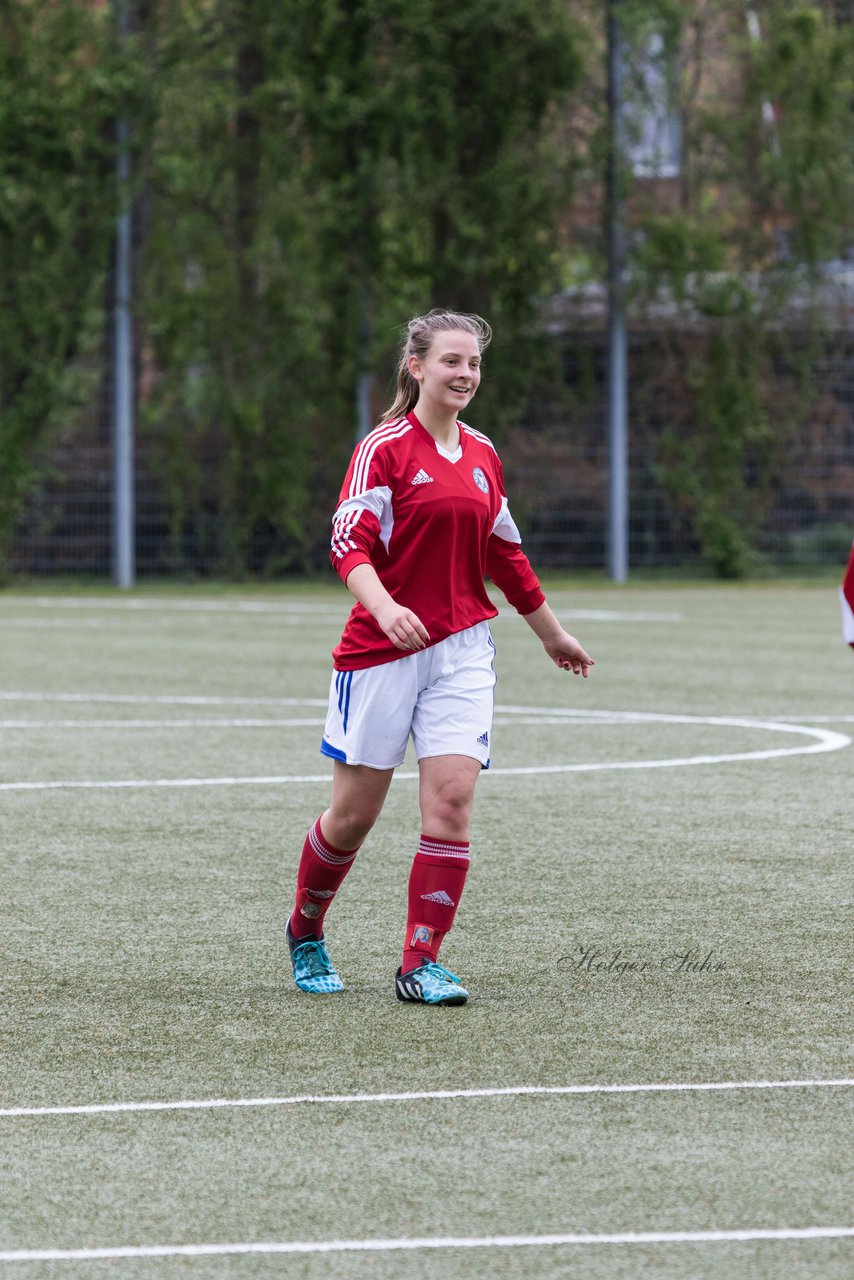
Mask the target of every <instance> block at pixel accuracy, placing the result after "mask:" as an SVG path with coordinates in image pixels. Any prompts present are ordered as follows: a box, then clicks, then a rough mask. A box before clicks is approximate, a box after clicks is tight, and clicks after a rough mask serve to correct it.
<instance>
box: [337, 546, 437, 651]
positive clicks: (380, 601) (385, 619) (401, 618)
mask: <svg viewBox="0 0 854 1280" xmlns="http://www.w3.org/2000/svg"><path fill="white" fill-rule="evenodd" d="M347 590H348V591H352V593H353V595H354V596H355V597H356V599H357V600H358V601H359V604H361V605H362V606H363V607H364V608H365V609H367V611H368V613H369V614H371V616H372V617H373V618H375V619H376V622H377V625H378V626H379V628H380V629H381V630H382V631H383V632H384V634H385V635H386V636H388V638H389V640H390V641H391V642H392V644H393V645H394V646H395V648H396V649H404V650H411V651H413V652H414V651H415V650H418V649H424V648H426V647H427V645H428V644H429V643H430V633H429V632H428V630H427V628H426V627H425V626H424V623H423V622H422V621H421V619H420V618H419V617H418V614H417V613H413V612H412V610H411V609H406V608H404V606H403V605H401V604H398V603H397V601H396V600H395V599H394V598H393V596H391V595H389V593H388V592H387V591H386V589H385V587H384V586H383V584H382V583H381V582H380V579H379V575H378V574H377V571H376V569H375V568H374V566H373V565H372V564H365V563H362V564H357V565H356V566H355V568H353V569H351V570H350V572H349V573H348V575H347Z"/></svg>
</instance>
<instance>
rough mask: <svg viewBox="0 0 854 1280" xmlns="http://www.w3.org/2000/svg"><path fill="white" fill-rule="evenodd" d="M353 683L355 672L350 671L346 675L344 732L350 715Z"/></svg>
mask: <svg viewBox="0 0 854 1280" xmlns="http://www.w3.org/2000/svg"><path fill="white" fill-rule="evenodd" d="M352 683H353V672H352V671H348V672H347V673H346V675H345V677H344V732H345V733H346V732H347V720H348V719H349V716H350V685H351V684H352Z"/></svg>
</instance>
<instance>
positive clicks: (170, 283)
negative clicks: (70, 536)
mask: <svg viewBox="0 0 854 1280" xmlns="http://www.w3.org/2000/svg"><path fill="white" fill-rule="evenodd" d="M150 39H151V43H152V47H153V49H154V50H155V60H156V65H157V75H156V77H155V83H156V87H157V94H158V99H157V110H156V122H157V123H156V129H155V136H154V142H153V147H152V151H151V158H150V162H149V166H148V170H147V188H148V193H149V195H148V203H149V207H150V210H151V232H150V240H149V245H148V250H147V266H146V272H145V287H144V300H143V308H144V314H145V319H146V327H147V331H148V333H149V335H150V341H151V354H152V364H153V367H154V370H155V384H154V389H153V393H152V395H151V396H150V398H149V400H148V404H147V411H146V421H147V423H148V427H147V430H148V431H149V432H150V433H151V434H152V437H153V438H154V439H155V442H157V443H158V448H159V457H160V459H161V471H162V473H163V474H164V475H165V476H167V478H168V483H169V484H170V486H171V491H172V493H173V494H174V498H175V506H174V510H175V511H176V518H175V522H174V529H173V532H174V535H175V540H176V547H177V546H178V545H179V544H180V540H181V538H182V536H183V528H184V525H185V523H186V522H187V520H190V519H191V518H192V519H198V512H199V510H200V507H201V505H202V499H203V493H204V491H205V489H206V487H209V484H210V478H209V477H203V476H202V475H201V474H200V473H199V468H198V463H197V462H196V461H195V459H196V458H197V457H198V455H199V450H198V448H197V445H198V443H199V442H200V441H201V440H202V439H203V438H209V437H210V436H211V435H213V436H215V437H218V438H219V440H220V443H221V450H220V456H221V458H222V463H221V472H220V475H219V476H218V477H216V483H215V489H216V493H217V501H218V502H219V503H220V504H221V505H220V513H221V514H223V515H225V517H226V522H227V526H228V527H229V528H230V529H231V530H232V537H231V540H230V544H229V552H228V560H229V567H230V568H232V569H234V568H237V567H239V566H240V565H243V566H247V565H250V566H251V565H252V555H253V553H252V550H251V548H252V546H253V545H257V544H258V540H259V535H260V536H261V537H262V538H263V540H264V542H265V545H266V547H267V549H268V551H267V566H268V568H270V569H272V570H276V569H283V568H299V567H302V566H303V565H304V564H305V563H306V557H307V555H308V552H309V549H310V548H311V547H312V546H313V545H314V544H315V543H316V541H317V534H318V532H319V526H318V527H315V524H314V517H313V515H312V512H313V511H315V510H317V509H318V508H319V509H320V510H321V511H323V513H324V519H325V514H326V510H327V508H328V505H329V501H330V500H331V499H332V498H334V495H331V494H322V495H321V496H322V498H323V499H324V500H323V501H322V502H320V503H319V502H318V485H319V484H322V480H321V475H322V467H321V463H322V462H323V461H326V460H328V458H329V456H330V454H331V455H333V456H335V455H336V454H337V455H340V458H339V462H340V463H343V460H344V456H345V454H346V452H347V450H348V449H349V447H350V446H351V444H352V439H353V433H354V428H355V425H356V418H355V409H354V405H355V398H356V388H357V387H358V386H360V384H361V385H362V387H363V388H364V380H365V378H366V376H367V377H369V376H372V375H374V374H377V373H382V372H383V371H385V372H387V371H388V364H389V353H390V350H391V348H392V347H393V345H394V343H395V341H396V333H397V329H398V326H399V325H400V324H401V323H402V322H403V321H404V320H405V319H406V318H407V317H408V315H409V314H411V313H412V311H413V310H416V309H420V308H424V307H430V306H433V305H443V304H444V305H458V306H465V307H468V308H471V309H477V310H481V311H483V312H485V313H486V314H487V315H489V316H490V317H491V318H494V319H497V320H498V321H499V331H500V332H501V334H502V337H503V339H504V342H505V350H506V349H507V347H509V345H510V339H511V338H512V336H513V335H516V336H517V337H518V336H519V335H520V334H522V333H524V330H525V326H526V324H527V323H528V321H529V319H530V316H531V314H532V309H533V306H534V303H535V300H536V298H537V296H538V295H539V294H540V293H541V291H542V290H543V289H544V288H548V287H549V286H550V285H551V284H552V282H553V281H554V280H555V279H556V271H557V255H556V246H557V225H558V218H559V213H560V209H561V205H562V202H563V201H564V200H565V198H566V193H567V183H568V169H567V168H566V167H565V166H564V167H563V168H561V166H560V165H559V164H558V162H557V160H556V156H555V151H554V147H553V146H552V145H551V139H552V136H553V134H554V132H555V130H556V128H557V125H558V120H559V116H558V108H559V107H561V106H562V105H563V104H564V102H565V100H566V96H567V94H568V92H569V91H570V89H571V88H572V86H573V84H574V83H575V81H576V79H577V75H578V67H579V57H578V53H577V49H576V44H575V42H574V39H573V28H572V22H571V21H570V19H569V18H568V16H567V12H566V9H565V7H564V6H563V5H562V4H560V3H558V2H557V0H540V2H539V3H533V2H532V0H492V3H490V4H487V3H485V2H484V0H478V2H477V3H472V4H470V5H466V6H462V7H461V6H453V5H450V4H448V3H447V2H443V0H424V2H423V3H421V4H419V5H412V4H408V3H405V0H387V2H384V3H381V2H380V0H289V3H288V4H286V5H281V4H276V3H272V2H271V0H268V2H266V3H265V2H264V0H255V2H253V3H248V2H247V0H223V2H222V3H213V2H212V0H211V2H205V0H196V3H195V4H177V3H176V4H169V5H163V6H161V7H160V8H159V9H158V10H157V12H156V13H155V14H154V15H153V21H152V25H151V29H150ZM508 85H512V86H513V91H512V92H508ZM515 364H518V356H517V357H516V361H515ZM514 367H515V365H514V362H513V361H512V360H510V359H504V360H503V361H502V351H501V348H500V347H499V348H498V350H497V358H495V359H493V361H492V363H491V367H490V372H491V373H492V372H493V370H494V377H495V381H496V385H497V386H499V387H502V386H503V387H505V388H507V387H509V386H510V375H511V374H512V372H513V370H514ZM334 469H337V470H340V466H339V467H338V468H334ZM271 547H272V548H273V549H274V554H273V555H272V556H270V554H269V549H270V548H271Z"/></svg>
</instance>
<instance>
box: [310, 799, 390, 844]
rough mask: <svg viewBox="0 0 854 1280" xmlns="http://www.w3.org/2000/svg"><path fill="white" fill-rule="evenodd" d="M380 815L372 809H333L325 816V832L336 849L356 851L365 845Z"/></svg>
mask: <svg viewBox="0 0 854 1280" xmlns="http://www.w3.org/2000/svg"><path fill="white" fill-rule="evenodd" d="M378 816H379V814H378V813H375V812H374V810H373V809H372V808H365V807H359V806H356V807H353V808H348V809H346V810H344V811H343V812H342V811H340V810H335V809H331V810H329V812H328V813H327V814H325V815H324V819H323V823H322V826H323V831H324V834H325V835H326V838H327V839H328V840H329V842H330V844H333V845H334V846H335V848H336V849H355V848H357V847H358V846H359V845H361V844H363V843H364V841H365V839H366V837H367V835H368V833H369V832H370V831H371V828H372V827H373V825H374V823H375V822H376V820H377V818H378Z"/></svg>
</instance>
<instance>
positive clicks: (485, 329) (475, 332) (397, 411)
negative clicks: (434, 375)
mask: <svg viewBox="0 0 854 1280" xmlns="http://www.w3.org/2000/svg"><path fill="white" fill-rule="evenodd" d="M455 330H459V331H461V332H462V333H470V334H472V336H473V337H475V338H476V339H477V346H478V350H479V351H480V353H481V355H482V354H483V352H484V351H485V350H486V348H487V347H488V346H489V344H490V342H491V341H492V329H491V328H490V327H489V325H488V324H487V323H486V321H485V320H483V319H481V317H480V316H475V315H466V314H465V313H464V312H459V311H444V310H443V309H442V308H441V307H436V308H435V309H434V310H433V311H428V312H427V314H426V315H423V316H413V318H412V319H411V320H410V321H409V323H408V324H407V326H406V330H405V332H406V336H405V338H404V340H403V345H402V346H401V349H400V359H399V360H398V362H397V380H396V383H395V395H394V399H393V400H392V402H391V404H390V405H389V407H388V408H387V409H386V411H385V413H384V414H383V418H382V420H383V422H390V421H391V420H392V419H393V418H400V417H402V416H403V414H405V413H409V411H410V410H411V409H414V408H415V405H416V403H417V401H418V390H419V388H418V383H417V382H416V380H415V379H414V378H413V376H412V374H411V373H410V371H409V357H410V356H415V357H416V358H417V359H419V360H423V359H424V357H425V356H426V355H427V352H428V351H429V350H430V348H431V346H432V345H433V339H434V337H435V336H436V334H437V333H446V332H452V331H455Z"/></svg>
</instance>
